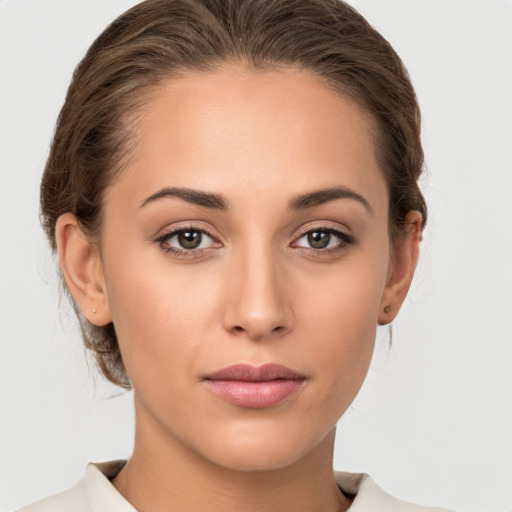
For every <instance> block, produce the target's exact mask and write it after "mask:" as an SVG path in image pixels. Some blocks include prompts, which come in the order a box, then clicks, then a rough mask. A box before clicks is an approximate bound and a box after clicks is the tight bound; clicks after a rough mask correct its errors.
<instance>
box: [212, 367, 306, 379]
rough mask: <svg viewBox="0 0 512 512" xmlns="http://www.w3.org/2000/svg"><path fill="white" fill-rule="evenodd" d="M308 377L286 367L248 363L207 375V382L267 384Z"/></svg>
mask: <svg viewBox="0 0 512 512" xmlns="http://www.w3.org/2000/svg"><path fill="white" fill-rule="evenodd" d="M305 378H306V377H305V376H304V375H302V374H300V373H297V372H295V371H293V370H291V369H290V368H287V367H286V366H282V365H280V364H274V363H267V364H263V365H260V366H254V365H251V364H247V363H240V364H234V365H231V366H227V367H226V368H222V369H221V370H218V371H216V372H213V373H210V374H208V375H206V377H205V379H206V380H238V381H245V382H265V381H270V380H277V379H296V380H303V379H305Z"/></svg>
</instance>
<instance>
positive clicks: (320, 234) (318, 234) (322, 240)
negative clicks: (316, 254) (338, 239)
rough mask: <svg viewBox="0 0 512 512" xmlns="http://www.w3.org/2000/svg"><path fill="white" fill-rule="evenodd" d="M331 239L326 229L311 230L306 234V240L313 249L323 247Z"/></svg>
mask: <svg viewBox="0 0 512 512" xmlns="http://www.w3.org/2000/svg"><path fill="white" fill-rule="evenodd" d="M330 240H331V234H330V233H328V232H327V231H313V232H311V233H309V234H308V242H309V245H310V246H311V247H313V248H314V249H325V248H326V247H327V246H328V245H329V242H330Z"/></svg>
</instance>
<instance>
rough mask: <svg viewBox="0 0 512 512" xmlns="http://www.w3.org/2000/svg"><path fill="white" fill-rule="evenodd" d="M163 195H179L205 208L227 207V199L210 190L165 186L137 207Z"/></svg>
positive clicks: (163, 196)
mask: <svg viewBox="0 0 512 512" xmlns="http://www.w3.org/2000/svg"><path fill="white" fill-rule="evenodd" d="M165 197H179V198H180V199H183V200H184V201H187V202H188V203H192V204H197V205H198V206H203V207H205V208H211V209H215V210H221V211H225V210H227V209H228V201H227V199H226V198H225V197H223V196H221V195H219V194H214V193H212V192H202V191H200V190H194V189H192V188H182V187H165V188H162V189H160V190H158V191H157V192H155V193H154V194H151V195H150V196H149V197H147V198H146V199H144V201H143V202H142V203H141V205H140V206H139V209H140V208H144V206H146V205H148V204H150V203H152V202H154V201H158V200H159V199H163V198H165Z"/></svg>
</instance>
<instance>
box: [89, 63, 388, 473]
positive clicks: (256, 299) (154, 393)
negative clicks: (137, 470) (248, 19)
mask: <svg viewBox="0 0 512 512" xmlns="http://www.w3.org/2000/svg"><path fill="white" fill-rule="evenodd" d="M135 133H136V136H135V139H134V140H133V142H132V144H133V145H134V148H135V149H134V151H133V152H132V154H131V159H130V161H129V163H128V165H127V167H126V170H124V171H123V172H122V173H121V174H120V176H119V178H118V179H117V180H116V181H115V182H114V183H113V184H112V186H111V187H110V188H109V189H107V193H106V196H105V201H104V225H103V228H102V232H101V240H100V244H101V266H102V272H103V274H102V278H101V279H102V280H103V279H104V281H102V284H101V288H102V289H104V291H105V293H106V296H107V297H108V306H105V307H106V308H108V313H105V311H104V310H102V311H101V312H100V313H101V314H102V315H103V314H108V315H111V318H112V319H113V322H114V325H115V329H116V332H117V335H118V339H119V344H120V347H121V352H122V356H123V360H124V363H125V366H126V369H127V372H128V375H129V377H130V379H131V381H132V383H133V387H134V390H135V400H136V411H137V428H138V431H139V433H142V434H141V435H142V436H144V435H146V436H147V438H148V439H149V438H152V439H156V438H158V439H161V440H162V439H165V440H166V442H167V443H170V445H174V446H176V447H179V449H183V448H184V449H185V450H188V451H190V452H191V453H194V454H195V455H198V456H200V457H203V458H205V459H207V460H209V461H211V462H214V463H216V464H219V465H221V466H223V467H226V468H235V469H247V470H249V469H270V468H279V467H283V466H286V465H289V464H292V463H293V462H295V461H297V460H299V459H300V458H301V457H304V456H306V455H307V454H308V453H310V452H312V451H313V450H315V449H320V447H321V446H322V445H323V444H325V443H326V442H328V443H331V442H332V434H333V432H334V427H335V424H336V421H337V420H338V419H339V417H340V415H341V414H343V412H344V411H345V410H346V409H347V407H348V406H349V404H350V403H351V402H352V400H353V399H354V397H355V395H356V393H357V392H358V390H359V388H360V386H361V384H362V382H363V379H364V377H365V375H366V372H367V369H368V366H369V363H370V359H371V355H372V350H373V345H374V338H375V331H376V326H377V323H378V317H379V314H380V312H381V310H382V308H383V307H384V306H385V305H386V304H385V303H384V300H385V297H386V295H385V294H386V293H387V291H386V290H387V289H388V285H387V282H388V278H389V276H390V275H391V271H392V269H391V263H390V241H389V238H388V223H387V219H388V191H387V187H386V184H385V181H384V178H383V176H382V173H381V171H380V170H379V166H378V165H377V161H376V156H375V150H374V145H373V142H372V129H371V123H370V121H369V119H368V117H367V115H365V114H364V113H363V112H362V111H361V110H360V109H359V108H358V107H357V106H356V105H355V103H353V102H352V101H351V100H349V99H346V98H343V97H342V96H340V95H339V94H336V93H335V92H333V91H332V90H330V89H329V88H328V87H326V86H325V85H324V84H323V83H322V82H321V81H320V80H319V79H318V78H316V77H314V76H313V75H312V74H309V73H307V72H304V71H298V70H294V69H287V70H279V71H259V72H253V71H249V70H247V69H245V68H235V67H226V68H224V69H223V70H221V71H217V72H209V73H199V72H198V73H193V72H190V73H189V74H186V75H184V76H182V77H181V78H178V79H173V80H171V81H169V82H168V83H166V84H165V85H164V86H163V87H162V88H161V90H160V94H159V95H158V97H156V98H155V99H153V100H151V103H150V104H149V105H148V106H147V108H146V109H145V110H144V112H143V115H142V118H141V119H140V120H139V121H138V123H137V126H136V129H135ZM383 297H384V298H383ZM89 317H90V318H91V316H90V315H89ZM92 319H93V321H94V315H92ZM233 365H242V367H240V366H236V367H233ZM263 365H265V366H264V367H263V368H261V367H262V366H263ZM269 365H279V366H278V367H272V366H269ZM282 367H285V369H283V368H282ZM258 381H259V382H258ZM144 433H145V434H144Z"/></svg>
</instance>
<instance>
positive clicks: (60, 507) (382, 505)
mask: <svg viewBox="0 0 512 512" xmlns="http://www.w3.org/2000/svg"><path fill="white" fill-rule="evenodd" d="M124 463H125V461H119V460H118V461H111V462H104V463H101V464H92V463H91V464H89V465H88V466H87V470H86V473H85V476H84V477H83V478H82V479H81V480H80V481H79V482H78V483H77V484H76V485H75V486H74V487H72V488H71V489H69V490H67V491H65V492H63V493H60V494H57V495H55V496H51V497H49V498H46V499H44V500H41V501H38V502H36V503H33V504H32V505H28V506H27V507H24V508H22V509H21V510H19V511H18V512H71V511H72V512H107V511H108V512H136V509H135V508H134V507H133V506H132V505H130V504H129V503H128V502H127V501H126V500H125V499H124V498H123V497H122V496H121V494H119V492H117V489H116V488H115V487H114V486H113V485H112V484H111V482H110V479H112V478H114V477H115V476H116V475H117V473H118V472H119V471H120V470H121V468H122V467H123V465H124ZM335 476H336V481H337V482H338V485H339V486H340V487H341V489H343V491H344V492H345V494H351V495H356V497H355V499H354V501H353V503H352V505H351V506H350V508H349V510H348V512H448V511H447V510H444V509H440V508H431V507H421V506H419V505H412V504H410V503H406V502H405V501H400V500H398V499H396V498H393V497H392V496H390V495H389V494H387V493H386V492H384V491H383V490H382V489H380V488H379V487H378V486H377V484H376V483H375V482H374V481H373V480H372V479H371V478H370V477H369V476H368V475H365V474H362V473H344V472H339V471H338V472H335Z"/></svg>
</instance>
